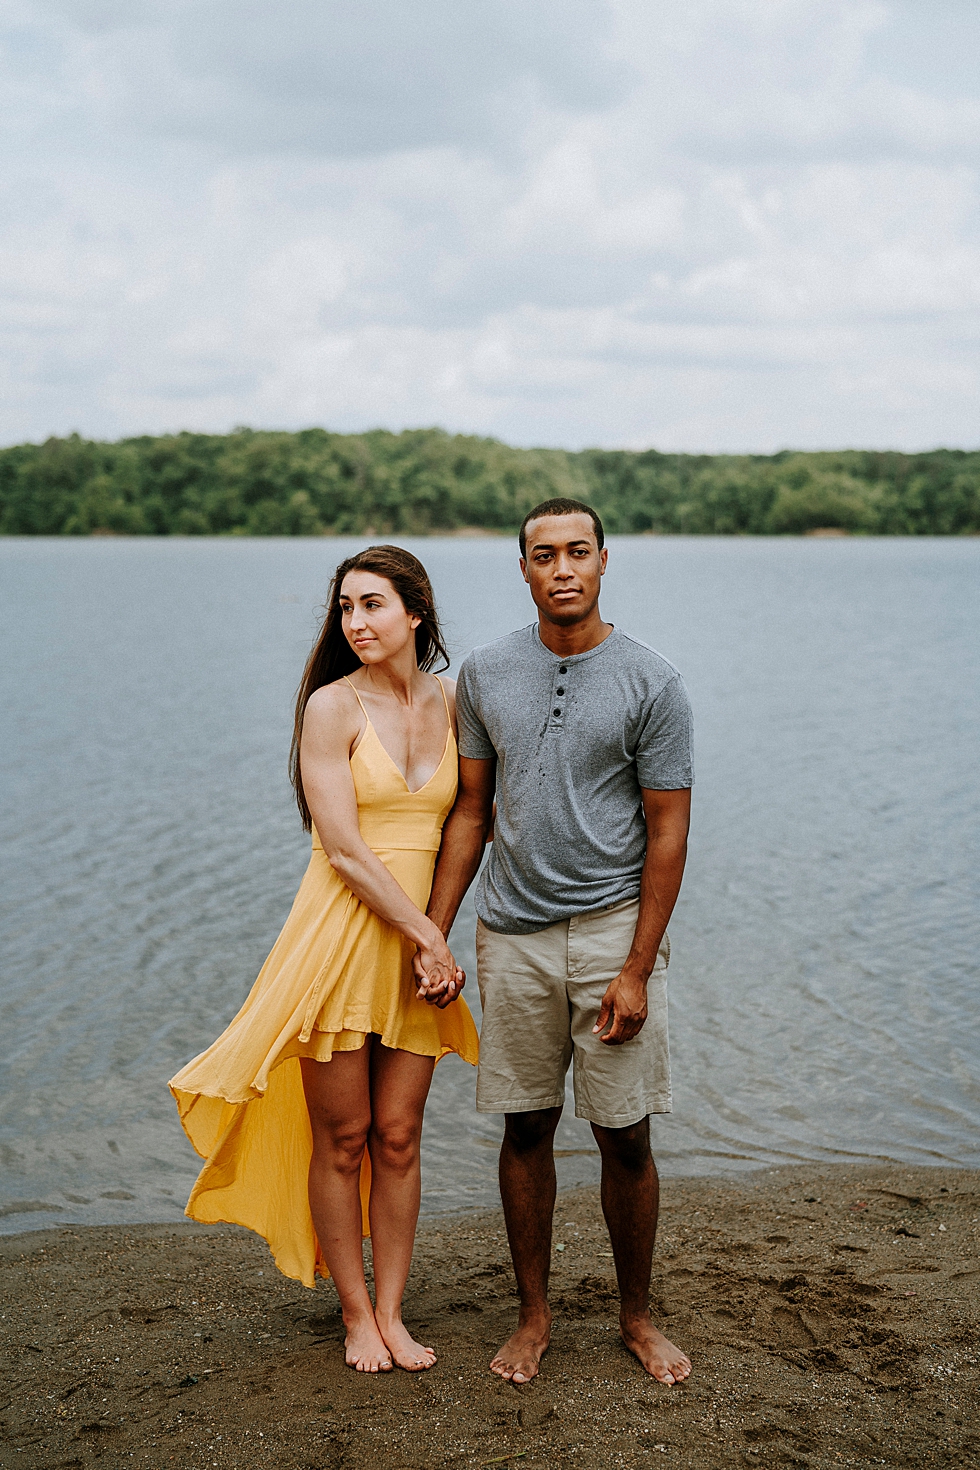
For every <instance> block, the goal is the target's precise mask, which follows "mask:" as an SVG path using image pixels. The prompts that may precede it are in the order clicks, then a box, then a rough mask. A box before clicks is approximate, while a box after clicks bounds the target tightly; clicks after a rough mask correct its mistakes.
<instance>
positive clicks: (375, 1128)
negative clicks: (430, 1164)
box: [370, 1118, 422, 1172]
mask: <svg viewBox="0 0 980 1470" xmlns="http://www.w3.org/2000/svg"><path fill="white" fill-rule="evenodd" d="M421 1137H422V1130H421V1127H420V1126H419V1124H418V1123H417V1122H416V1121H415V1120H414V1119H410V1120H405V1119H402V1118H394V1119H391V1120H390V1121H388V1120H382V1121H380V1122H379V1121H378V1120H375V1122H374V1124H373V1125H372V1128H371V1136H370V1147H371V1160H372V1162H373V1163H377V1164H380V1165H381V1166H382V1167H383V1168H388V1169H395V1170H399V1171H402V1172H407V1171H408V1170H409V1169H411V1168H412V1167H414V1165H415V1163H416V1161H417V1160H418V1156H419V1146H420V1143H421Z"/></svg>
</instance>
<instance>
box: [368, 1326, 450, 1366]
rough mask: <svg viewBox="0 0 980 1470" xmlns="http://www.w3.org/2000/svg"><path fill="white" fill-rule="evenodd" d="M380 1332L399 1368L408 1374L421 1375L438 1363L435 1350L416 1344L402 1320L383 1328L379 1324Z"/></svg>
mask: <svg viewBox="0 0 980 1470" xmlns="http://www.w3.org/2000/svg"><path fill="white" fill-rule="evenodd" d="M378 1331H379V1332H380V1333H381V1336H382V1337H383V1338H384V1340H385V1342H386V1343H387V1344H388V1348H389V1350H390V1352H391V1356H392V1357H393V1358H394V1360H395V1362H396V1363H397V1364H398V1366H399V1368H404V1369H405V1371H406V1372H408V1373H421V1372H422V1371H423V1369H425V1368H431V1367H432V1365H433V1363H434V1362H435V1361H436V1355H435V1351H434V1349H432V1348H430V1347H423V1346H422V1344H421V1343H420V1342H416V1341H415V1338H414V1337H413V1336H412V1334H411V1333H410V1332H409V1330H408V1328H407V1327H406V1326H405V1324H404V1322H403V1321H402V1320H401V1318H399V1319H398V1321H396V1322H386V1323H385V1324H384V1325H383V1326H382V1325H381V1323H379V1324H378Z"/></svg>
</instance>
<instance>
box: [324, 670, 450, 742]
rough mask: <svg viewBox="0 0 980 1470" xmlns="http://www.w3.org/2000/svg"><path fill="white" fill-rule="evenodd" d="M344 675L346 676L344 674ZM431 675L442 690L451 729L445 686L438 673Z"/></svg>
mask: <svg viewBox="0 0 980 1470" xmlns="http://www.w3.org/2000/svg"><path fill="white" fill-rule="evenodd" d="M344 677H345V678H346V675H345V676H344ZM432 677H433V679H435V681H436V683H437V684H438V685H439V688H440V689H441V690H442V702H443V704H444V705H445V706H446V719H447V720H448V721H449V728H450V730H451V729H452V728H453V717H452V715H451V714H450V713H449V699H448V696H447V694H446V686H445V684H444V683H443V682H442V680H441V679H440V678H439V675H438V674H433V675H432ZM350 687H351V688H352V689H353V688H354V686H353V684H352V685H351V686H350ZM355 693H356V690H355Z"/></svg>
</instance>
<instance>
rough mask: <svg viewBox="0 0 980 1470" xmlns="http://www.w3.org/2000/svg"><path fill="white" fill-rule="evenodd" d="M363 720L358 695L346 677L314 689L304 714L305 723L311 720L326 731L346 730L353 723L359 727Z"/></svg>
mask: <svg viewBox="0 0 980 1470" xmlns="http://www.w3.org/2000/svg"><path fill="white" fill-rule="evenodd" d="M363 720H364V716H363V713H362V711H361V707H360V705H359V703H358V700H357V695H356V694H355V693H354V690H353V689H352V688H351V686H350V684H348V682H347V680H346V679H335V680H334V681H333V683H331V684H321V685H320V687H319V689H314V691H313V693H312V694H311V695H310V697H309V699H308V700H307V703H306V710H305V712H304V716H303V723H304V725H305V724H306V722H307V721H309V722H310V723H311V724H312V725H314V726H315V727H317V728H319V729H321V730H323V731H324V732H326V731H329V730H337V731H346V730H347V729H348V728H349V727H350V726H351V725H356V726H358V727H359V726H360V725H361V724H362V723H363Z"/></svg>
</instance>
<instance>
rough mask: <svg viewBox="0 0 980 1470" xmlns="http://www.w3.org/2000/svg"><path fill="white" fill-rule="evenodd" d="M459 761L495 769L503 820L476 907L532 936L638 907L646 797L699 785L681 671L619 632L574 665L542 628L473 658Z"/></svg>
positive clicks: (464, 681)
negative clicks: (582, 917)
mask: <svg viewBox="0 0 980 1470" xmlns="http://www.w3.org/2000/svg"><path fill="white" fill-rule="evenodd" d="M456 709H457V713H458V716H459V750H460V754H461V755H464V756H469V757H471V758H472V759H475V760H489V759H491V758H493V757H494V756H496V758H497V822H496V827H495V830H494V841H493V843H492V845H491V848H490V860H489V862H488V864H487V866H486V868H485V869H484V871H483V874H482V876H481V878H480V882H479V886H478V888H477V896H476V909H477V913H478V914H479V916H480V918H481V919H482V920H483V922H484V924H486V926H487V928H488V929H495V930H496V931H497V932H498V933H501V934H532V933H534V931H535V930H537V929H544V928H546V927H547V926H548V925H549V924H556V923H558V921H559V920H560V919H568V918H571V917H572V915H574V914H581V913H588V912H589V911H590V910H593V909H601V908H608V907H609V905H610V904H615V903H623V902H625V901H626V900H627V899H632V898H636V897H638V895H639V892H640V874H641V872H642V869H643V859H644V857H645V855H646V824H645V822H644V819H643V807H642V803H641V799H640V787H641V786H642V787H647V788H649V789H651V790H656V791H677V790H680V789H681V788H682V787H686V786H691V785H693V782H694V772H693V766H692V759H691V706H690V702H689V700H688V697H687V690H686V689H685V688H684V682H683V680H682V679H681V676H680V674H679V673H678V672H677V670H676V669H675V668H674V666H673V664H670V663H668V662H667V660H666V659H665V658H661V656H660V654H659V653H655V652H654V651H653V649H652V648H648V647H647V645H646V644H645V643H641V642H640V641H639V639H637V638H631V637H630V636H629V635H628V634H627V633H622V632H620V631H619V629H618V628H617V629H614V630H613V632H612V633H610V635H609V637H608V638H606V639H605V640H604V642H602V643H600V644H599V646H598V647H597V648H591V649H589V651H588V653H578V654H575V655H573V656H572V657H571V658H558V656H557V655H556V654H554V653H552V652H551V651H550V649H547V648H545V646H544V644H543V643H542V642H541V639H540V638H539V636H538V626H537V624H536V623H532V624H530V626H529V627H527V628H521V629H519V630H518V632H516V633H510V634H509V635H508V636H507V637H506V638H500V639H498V640H497V642H496V643H488V644H486V645H485V646H484V647H483V648H475V649H474V650H473V652H472V653H471V654H469V655H468V656H467V657H466V659H464V661H463V666H462V668H461V669H460V671H459V682H458V685H457V689H456Z"/></svg>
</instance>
